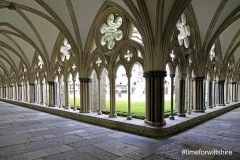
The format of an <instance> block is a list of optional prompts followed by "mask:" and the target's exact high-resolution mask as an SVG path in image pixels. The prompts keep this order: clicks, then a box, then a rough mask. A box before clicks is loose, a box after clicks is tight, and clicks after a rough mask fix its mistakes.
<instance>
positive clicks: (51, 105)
mask: <svg viewBox="0 0 240 160" xmlns="http://www.w3.org/2000/svg"><path fill="white" fill-rule="evenodd" d="M48 107H57V105H53V104H50V105H48Z"/></svg>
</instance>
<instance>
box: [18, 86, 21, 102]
mask: <svg viewBox="0 0 240 160" xmlns="http://www.w3.org/2000/svg"><path fill="white" fill-rule="evenodd" d="M18 101H22V84H18Z"/></svg>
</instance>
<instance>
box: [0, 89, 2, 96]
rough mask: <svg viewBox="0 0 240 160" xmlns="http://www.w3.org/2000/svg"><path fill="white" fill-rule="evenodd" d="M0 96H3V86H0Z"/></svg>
mask: <svg viewBox="0 0 240 160" xmlns="http://www.w3.org/2000/svg"><path fill="white" fill-rule="evenodd" d="M0 98H2V86H0Z"/></svg>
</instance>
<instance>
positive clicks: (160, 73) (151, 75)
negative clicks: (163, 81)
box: [143, 71, 167, 78]
mask: <svg viewBox="0 0 240 160" xmlns="http://www.w3.org/2000/svg"><path fill="white" fill-rule="evenodd" d="M166 76H167V71H147V72H144V73H143V77H145V78H157V77H160V78H164V77H166Z"/></svg>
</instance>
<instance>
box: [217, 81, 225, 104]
mask: <svg viewBox="0 0 240 160" xmlns="http://www.w3.org/2000/svg"><path fill="white" fill-rule="evenodd" d="M224 82H225V80H219V81H218V104H219V106H225V103H224Z"/></svg>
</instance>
